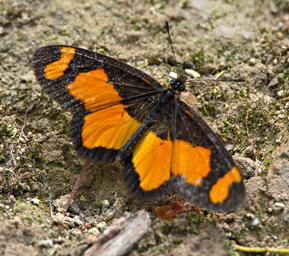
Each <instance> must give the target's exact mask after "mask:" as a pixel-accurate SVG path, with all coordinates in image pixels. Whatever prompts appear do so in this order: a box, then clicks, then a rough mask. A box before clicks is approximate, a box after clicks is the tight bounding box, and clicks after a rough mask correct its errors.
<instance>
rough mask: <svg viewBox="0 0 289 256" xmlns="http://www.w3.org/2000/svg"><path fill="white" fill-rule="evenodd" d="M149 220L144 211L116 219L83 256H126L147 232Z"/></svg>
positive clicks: (149, 224)
mask: <svg viewBox="0 0 289 256" xmlns="http://www.w3.org/2000/svg"><path fill="white" fill-rule="evenodd" d="M150 226H151V218H150V216H149V214H148V212H146V211H145V210H140V211H138V212H137V213H135V214H134V215H132V216H130V215H126V216H123V217H120V218H119V219H116V220H115V221H114V222H113V223H112V224H111V225H110V226H109V227H108V228H107V229H106V230H105V231H104V232H103V235H102V236H101V237H100V238H99V239H98V240H97V241H95V242H94V243H93V244H92V245H91V247H90V248H88V249H87V250H86V251H85V252H84V256H94V255H97V256H122V255H127V254H128V253H129V252H130V251H131V250H132V248H133V247H134V246H135V245H136V243H137V242H138V241H139V240H140V239H141V238H142V237H143V236H144V235H145V234H146V233H147V232H148V231H149V228H150Z"/></svg>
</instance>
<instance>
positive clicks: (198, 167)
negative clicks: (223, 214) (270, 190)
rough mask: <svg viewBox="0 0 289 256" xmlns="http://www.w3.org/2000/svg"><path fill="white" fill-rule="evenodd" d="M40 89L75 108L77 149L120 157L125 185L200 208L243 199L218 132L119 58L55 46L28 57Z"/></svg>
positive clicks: (177, 88) (225, 206)
mask: <svg viewBox="0 0 289 256" xmlns="http://www.w3.org/2000/svg"><path fill="white" fill-rule="evenodd" d="M33 65H34V70H35V74H36V77H37V80H38V81H39V83H40V84H41V86H42V88H43V89H44V90H45V92H46V93H47V94H48V95H50V96H51V97H52V98H53V99H54V100H56V101H57V102H59V103H60V104H61V106H62V107H63V108H64V109H66V110H68V111H70V112H72V113H73V119H72V122H71V137H72V140H73V144H74V147H75V149H76V151H77V152H78V153H79V154H80V155H81V156H82V157H84V158H86V159H88V160H92V161H95V162H104V163H107V162H113V161H116V160H118V161H119V160H120V161H122V162H123V164H124V177H125V181H126V182H127V185H128V187H129V189H130V190H131V191H132V192H133V193H135V194H136V195H140V196H144V197H149V196H155V195H158V194H162V193H167V192H170V191H172V190H173V191H176V192H177V193H179V194H180V195H182V196H183V197H185V198H186V199H188V200H190V201H191V202H193V203H195V204H197V205H199V206H200V207H203V208H207V209H211V210H215V211H233V210H235V209H236V208H237V207H238V206H239V205H240V203H241V202H242V201H243V199H244V195H245V190H244V185H243V183H242V179H241V176H240V173H239V170H238V168H237V166H236V164H235V163H234V161H233V159H232V157H231V156H230V154H229V153H228V152H227V150H226V149H225V148H224V146H223V144H222V142H221V140H220V138H219V137H218V136H217V135H216V134H215V133H214V132H213V131H212V130H211V129H210V127H209V126H208V125H207V123H206V122H205V121H204V120H203V119H202V118H201V117H200V115H199V114H198V113H197V112H196V111H195V110H194V109H193V108H192V107H191V106H189V105H188V104H186V103H185V100H184V97H183V95H184V93H185V90H186V88H185V84H184V82H182V81H181V80H180V79H172V80H171V81H170V88H168V89H167V88H164V87H162V86H161V85H160V84H159V83H158V82H157V81H156V80H155V79H153V78H152V77H151V76H149V75H147V74H145V73H144V72H142V71H140V70H138V69H136V68H133V67H131V66H129V65H127V64H125V63H123V62H120V61H118V60H115V59H113V58H110V57H108V56H104V55H101V54H98V53H95V52H91V51H88V50H84V49H80V48H76V47H72V46H61V45H52V46H46V47H43V48H40V49H38V50H37V51H36V52H35V54H34V57H33Z"/></svg>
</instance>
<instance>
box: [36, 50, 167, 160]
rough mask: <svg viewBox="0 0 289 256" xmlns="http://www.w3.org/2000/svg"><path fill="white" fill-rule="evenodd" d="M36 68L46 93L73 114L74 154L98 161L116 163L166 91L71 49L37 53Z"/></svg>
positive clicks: (122, 67) (110, 62)
mask: <svg viewBox="0 0 289 256" xmlns="http://www.w3.org/2000/svg"><path fill="white" fill-rule="evenodd" d="M33 66H34V71H35V75H36V78H37V80H38V81H39V83H40V85H41V86H42V88H43V89H44V90H45V92H46V93H47V94H48V95H50V96H51V97H52V98H53V99H54V100H56V101H57V102H59V103H60V104H61V106H62V107H63V108H65V109H67V110H69V111H71V112H72V113H73V115H74V116H73V120H72V123H71V130H72V134H71V135H72V140H73V144H74V146H75V148H76V150H77V151H78V153H79V154H80V155H82V156H84V157H86V158H88V159H91V160H94V161H104V162H107V161H114V160H115V156H116V155H117V153H118V151H119V149H120V148H122V146H123V145H125V143H126V142H127V141H128V140H129V139H130V137H131V136H132V134H133V133H134V132H135V131H136V130H137V129H138V128H139V127H140V125H141V122H142V121H143V120H144V118H145V117H146V115H147V113H148V111H149V110H150V108H151V107H152V106H153V104H154V102H156V101H157V100H158V97H159V94H160V92H161V91H162V90H163V89H162V87H161V86H160V85H159V84H158V83H157V82H156V81H155V80H154V79H153V78H152V77H150V76H149V75H147V74H145V73H143V72H142V71H140V70H137V69H135V68H133V67H131V66H129V65H127V64H125V63H122V62H120V61H117V60H115V59H112V58H110V57H107V56H104V55H101V54H98V53H95V52H91V51H88V50H84V49H80V48H75V47H71V46H61V45H52V46H46V47H43V48H40V49H38V50H37V51H36V52H35V54H34V56H33Z"/></svg>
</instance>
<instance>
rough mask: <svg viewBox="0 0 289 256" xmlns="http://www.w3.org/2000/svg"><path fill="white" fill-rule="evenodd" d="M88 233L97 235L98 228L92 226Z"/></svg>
mask: <svg viewBox="0 0 289 256" xmlns="http://www.w3.org/2000/svg"><path fill="white" fill-rule="evenodd" d="M88 233H89V234H93V235H98V234H99V233H100V231H99V229H98V228H96V227H94V228H91V229H89V230H88Z"/></svg>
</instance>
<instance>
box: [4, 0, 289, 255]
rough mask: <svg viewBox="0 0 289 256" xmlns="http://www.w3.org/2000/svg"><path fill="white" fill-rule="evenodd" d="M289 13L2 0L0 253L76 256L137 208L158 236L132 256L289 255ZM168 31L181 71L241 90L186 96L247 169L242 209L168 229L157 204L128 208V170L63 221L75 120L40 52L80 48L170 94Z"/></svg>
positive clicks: (198, 5)
mask: <svg viewBox="0 0 289 256" xmlns="http://www.w3.org/2000/svg"><path fill="white" fill-rule="evenodd" d="M288 11H289V2H288V1H287V0H274V1H270V0H264V1H258V0H250V1H249V0H244V1H236V0H220V1H213V0H203V1H199V0H191V1H186V0H183V1H154V0H151V1H122V0H119V1H111V0H108V1H98V0H85V1H73V0H67V1H63V0H53V1H45V0H8V1H1V0H0V42H1V43H0V63H1V64H0V143H1V145H0V190H1V195H0V254H1V255H80V254H81V248H82V247H81V246H83V243H82V241H84V240H85V239H86V238H87V237H88V236H89V235H91V234H94V235H97V234H98V232H100V233H101V232H102V231H103V230H104V228H105V226H106V225H108V224H109V223H110V222H111V221H112V220H113V219H114V218H116V217H119V216H121V215H122V214H123V213H124V212H125V211H135V210H137V209H140V208H146V209H147V210H148V211H151V213H152V218H153V224H152V227H151V231H150V232H149V234H147V235H146V236H145V237H144V238H143V239H142V240H141V241H140V242H139V243H138V244H137V246H136V247H135V248H134V250H133V251H132V252H131V254H130V255H238V254H237V252H235V251H234V249H233V244H234V243H238V244H241V245H245V246H263V247H289V231H288V230H289V186H288V181H289V151H288V148H289V135H288V134H289V127H288V122H289V118H288V116H289V103H288V102H289V82H288V79H289V72H288V67H289V41H288V36H289V14H288ZM166 20H169V21H170V24H171V27H172V31H171V32H172V36H173V41H174V46H175V49H176V55H177V59H178V60H179V61H180V62H184V63H194V64H195V66H196V70H197V71H198V72H199V73H200V74H201V75H202V76H216V75H218V74H222V77H227V78H236V77H237V78H240V77H241V78H245V79H246V82H245V83H241V84H240V83H225V82H222V83H199V84H194V85H192V86H191V89H190V90H191V91H192V92H193V93H194V95H196V98H197V100H198V107H199V110H200V112H201V113H202V114H203V116H204V118H205V119H206V120H207V121H208V122H209V123H210V124H211V125H212V127H213V128H214V129H215V130H216V131H218V133H219V134H220V135H221V136H222V138H223V139H224V140H225V143H226V145H227V147H228V149H230V151H231V153H232V154H233V155H234V157H235V159H236V160H237V161H238V163H239V164H240V166H241V170H242V175H243V176H244V179H245V185H246V191H247V200H246V202H247V203H246V205H245V207H244V208H242V209H240V210H239V211H237V212H236V213H230V214H214V213H209V212H206V211H204V212H203V211H201V212H196V211H189V212H184V213H181V214H179V215H178V216H177V218H175V219H173V220H170V221H166V220H161V219H159V218H156V217H155V215H154V214H153V211H152V208H153V206H152V204H149V203H148V204H145V205H144V204H143V203H141V202H138V201H136V200H129V199H128V197H127V193H126V188H125V186H124V184H123V182H122V175H121V173H122V172H121V167H119V166H116V165H109V166H108V165H105V166H95V167H94V168H92V170H91V174H90V175H88V177H87V178H86V180H85V182H84V183H83V185H82V187H81V189H80V191H79V193H78V195H77V199H76V202H75V204H74V208H75V212H74V213H73V214H72V213H71V214H70V215H69V216H64V215H62V214H60V213H57V211H58V210H59V207H60V206H61V202H62V201H63V200H64V198H63V197H62V196H63V195H66V194H67V193H69V191H71V189H72V187H73V184H74V182H75V180H76V178H77V175H78V173H79V172H80V170H81V167H82V164H83V161H82V160H81V159H80V157H78V156H77V154H76V153H75V151H74V149H73V147H72V145H71V141H70V137H69V121H70V118H71V116H70V115H69V114H68V113H65V112H63V111H62V110H61V108H60V106H59V105H58V104H56V103H53V102H52V100H51V99H49V98H48V97H47V96H46V95H45V94H44V92H43V91H42V90H41V88H40V86H39V85H38V84H37V82H36V81H35V78H34V75H33V70H32V65H31V59H32V55H33V52H34V51H35V50H36V49H37V48H38V47H40V46H44V45H48V44H67V45H74V46H79V47H82V48H87V49H90V50H94V51H98V52H100V53H104V54H107V55H109V56H112V57H114V58H118V59H120V60H122V61H125V62H127V63H129V64H131V65H133V66H135V67H137V68H139V69H142V70H144V71H146V72H147V73H149V74H151V75H152V76H153V77H155V78H156V79H158V80H159V81H160V82H161V83H162V84H164V85H165V84H167V82H168V80H169V76H168V74H169V72H170V71H172V70H175V67H172V66H171V65H170V64H169V63H170V58H169V57H170V56H171V51H170V48H169V46H168V43H167V34H166V32H165V29H164V23H165V21H166ZM50 203H52V207H50ZM50 210H52V216H51V212H50Z"/></svg>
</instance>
